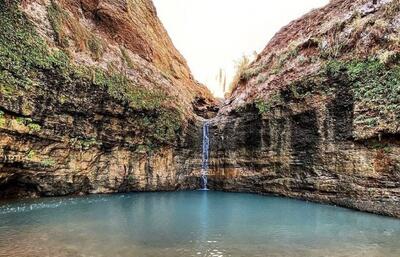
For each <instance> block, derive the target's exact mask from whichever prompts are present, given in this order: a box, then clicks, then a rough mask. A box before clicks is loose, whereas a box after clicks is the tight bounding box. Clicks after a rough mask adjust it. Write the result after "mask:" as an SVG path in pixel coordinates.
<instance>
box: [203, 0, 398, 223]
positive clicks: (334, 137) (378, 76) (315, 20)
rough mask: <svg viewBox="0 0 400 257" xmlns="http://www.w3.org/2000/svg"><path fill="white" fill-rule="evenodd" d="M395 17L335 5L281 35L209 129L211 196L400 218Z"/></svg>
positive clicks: (386, 4) (386, 10) (394, 4)
mask: <svg viewBox="0 0 400 257" xmlns="http://www.w3.org/2000/svg"><path fill="white" fill-rule="evenodd" d="M399 15H400V3H399V2H398V1H379V3H378V4H377V5H372V1H346V0H338V1H331V3H330V4H329V5H328V6H327V7H325V8H322V9H320V10H315V11H312V12H311V13H310V14H308V15H306V16H304V17H303V18H301V19H299V20H297V21H294V22H292V23H291V24H289V25H288V26H287V27H285V28H284V29H282V31H280V32H279V33H278V34H277V35H276V36H275V38H273V39H272V41H271V42H270V43H269V44H268V45H267V47H266V48H265V50H264V51H263V52H262V53H261V54H260V55H259V56H258V57H257V60H256V61H255V62H253V63H252V64H251V65H250V67H249V69H248V70H246V71H245V72H244V73H243V74H242V79H241V81H240V83H239V85H238V86H237V89H236V90H235V91H234V92H233V93H232V96H231V97H230V99H228V100H227V101H226V103H225V106H223V107H222V109H221V111H220V113H219V115H218V116H217V118H216V119H214V120H213V126H212V127H211V129H210V130H211V133H212V137H211V142H212V143H211V163H210V173H211V176H210V179H209V183H210V187H211V188H213V189H218V190H228V191H243V192H256V193H261V194H276V195H283V196H289V197H294V198H299V199H306V200H311V201H317V202H324V203H331V204H337V205H341V206H345V207H350V208H355V209H358V210H363V211H369V212H374V213H379V214H385V215H391V216H395V217H400V157H399V156H400V155H399V154H400V134H399V132H400V131H399V128H400V126H399V120H400V119H399V118H400V117H399V113H400V112H399V109H398V107H399V105H398V100H399V99H400V98H399V97H400V91H399V81H400V80H399V79H400V77H399V73H398V71H399V62H398V55H399V52H398V50H399V44H398V43H396V42H395V41H392V39H393V37H398V35H399V26H398V21H399V17H400V16H399ZM378 34H379V35H380V36H378V37H377V36H376V35H378ZM395 35H397V36H395ZM389 56H390V57H389ZM386 57H387V58H386Z"/></svg>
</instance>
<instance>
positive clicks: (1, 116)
mask: <svg viewBox="0 0 400 257" xmlns="http://www.w3.org/2000/svg"><path fill="white" fill-rule="evenodd" d="M5 124H6V118H5V117H4V112H3V111H0V127H3V126H4V125H5Z"/></svg>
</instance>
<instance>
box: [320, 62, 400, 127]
mask: <svg viewBox="0 0 400 257" xmlns="http://www.w3.org/2000/svg"><path fill="white" fill-rule="evenodd" d="M326 72H327V73H326V74H327V76H328V77H330V78H333V79H335V80H338V81H340V83H342V84H345V85H349V86H350V88H351V90H352V92H353V96H354V101H355V103H356V105H357V110H356V115H355V121H354V122H355V124H356V125H360V126H365V127H370V128H374V127H379V126H384V127H388V126H390V124H397V123H398V122H399V120H400V66H399V64H397V63H393V64H391V65H385V64H384V63H382V62H380V61H379V60H378V59H366V60H353V61H347V62H346V61H332V62H330V63H328V65H327V68H326Z"/></svg>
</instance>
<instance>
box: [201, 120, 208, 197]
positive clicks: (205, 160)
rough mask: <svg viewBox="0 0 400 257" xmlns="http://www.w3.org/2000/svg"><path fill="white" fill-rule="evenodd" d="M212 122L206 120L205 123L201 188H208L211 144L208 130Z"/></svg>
mask: <svg viewBox="0 0 400 257" xmlns="http://www.w3.org/2000/svg"><path fill="white" fill-rule="evenodd" d="M209 126H210V124H209V123H208V122H205V123H204V125H203V152H202V154H203V155H202V162H201V181H200V185H201V189H202V190H207V174H208V157H209V153H208V149H209V146H210V139H209V137H208V130H209Z"/></svg>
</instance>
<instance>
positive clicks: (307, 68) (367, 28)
mask: <svg viewBox="0 0 400 257" xmlns="http://www.w3.org/2000/svg"><path fill="white" fill-rule="evenodd" d="M399 14H400V1H399V0H382V1H380V3H379V4H378V5H376V6H373V5H372V1H366V0H358V1H351V0H335V1H331V2H330V3H329V4H328V5H327V6H326V7H323V8H321V9H317V10H314V11H311V12H310V13H309V14H307V15H305V16H303V17H302V18H300V19H298V20H295V21H293V22H291V23H290V24H289V25H287V26H286V27H284V28H283V29H282V30H281V31H279V32H278V33H277V34H276V35H275V36H274V38H273V39H272V40H271V41H270V42H269V43H268V45H267V46H266V48H265V49H264V50H263V52H262V53H261V54H259V56H258V57H257V59H256V61H255V62H253V63H252V64H250V65H249V68H248V69H247V70H245V71H243V75H242V79H241V80H240V81H239V82H238V83H236V87H237V89H236V90H234V92H233V93H232V99H231V101H232V102H233V106H235V105H236V106H237V105H241V104H243V103H245V102H249V101H253V100H254V99H256V98H258V97H262V96H263V95H264V96H266V95H269V94H268V93H267V92H268V91H271V90H275V89H278V88H282V87H286V86H288V85H290V84H291V83H292V82H294V81H297V80H301V79H302V78H303V77H306V76H311V75H313V74H316V73H317V72H319V71H320V70H321V69H323V67H324V66H325V65H326V63H327V62H329V61H331V60H350V59H354V58H359V59H363V58H371V57H373V58H378V59H380V60H383V61H384V60H389V59H390V58H392V56H393V55H395V54H396V53H397V52H399V49H400V37H399V27H400V16H399ZM288 42H289V43H288Z"/></svg>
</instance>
